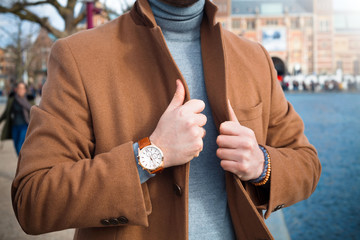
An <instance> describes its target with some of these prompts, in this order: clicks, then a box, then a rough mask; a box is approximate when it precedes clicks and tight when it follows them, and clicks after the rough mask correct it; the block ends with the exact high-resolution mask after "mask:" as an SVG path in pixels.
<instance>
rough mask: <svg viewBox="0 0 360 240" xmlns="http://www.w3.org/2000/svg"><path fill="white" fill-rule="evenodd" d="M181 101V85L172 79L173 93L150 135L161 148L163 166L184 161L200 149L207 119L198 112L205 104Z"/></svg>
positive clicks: (179, 163) (182, 93)
mask: <svg viewBox="0 0 360 240" xmlns="http://www.w3.org/2000/svg"><path fill="white" fill-rule="evenodd" d="M184 100H185V88H184V85H183V84H182V82H181V81H180V80H176V92H175V95H174V97H173V99H172V100H171V102H170V104H169V106H168V107H167V109H166V110H165V112H164V113H163V115H162V116H161V118H160V120H159V122H158V124H157V126H156V128H155V130H154V132H153V133H152V134H151V136H150V141H151V142H152V143H154V144H155V145H156V146H158V147H159V148H160V149H161V150H162V151H163V154H164V167H165V168H167V167H172V166H177V165H182V164H185V163H187V162H189V161H191V160H192V159H193V158H194V157H197V156H199V153H200V152H201V151H202V149H203V140H202V138H203V137H204V136H205V129H204V128H203V126H204V125H205V124H206V121H207V118H206V116H205V115H204V114H202V113H201V112H202V111H203V110H204V108H205V103H204V102H203V101H201V100H198V99H192V100H189V101H188V102H186V103H185V104H184Z"/></svg>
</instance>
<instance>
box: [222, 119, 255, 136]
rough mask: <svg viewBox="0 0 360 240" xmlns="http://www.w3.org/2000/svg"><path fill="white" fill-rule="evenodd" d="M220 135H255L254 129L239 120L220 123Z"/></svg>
mask: <svg viewBox="0 0 360 240" xmlns="http://www.w3.org/2000/svg"><path fill="white" fill-rule="evenodd" d="M219 130H220V135H234V136H247V137H253V136H255V134H254V131H253V130H252V129H250V128H248V127H245V126H242V125H241V124H240V123H239V122H232V121H226V122H223V123H222V124H220V129H219Z"/></svg>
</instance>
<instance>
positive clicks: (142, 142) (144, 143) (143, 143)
mask: <svg viewBox="0 0 360 240" xmlns="http://www.w3.org/2000/svg"><path fill="white" fill-rule="evenodd" d="M138 144H139V148H140V149H143V148H144V147H146V146H149V145H151V142H150V139H149V138H148V137H146V138H143V139H141V140H140V141H138Z"/></svg>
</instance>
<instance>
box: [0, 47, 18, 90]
mask: <svg viewBox="0 0 360 240" xmlns="http://www.w3.org/2000/svg"><path fill="white" fill-rule="evenodd" d="M15 51H16V50H15V48H14V47H13V46H8V47H6V48H0V90H6V91H9V90H10V88H11V87H10V84H9V83H10V81H11V80H14V79H15V72H16V70H15V68H16V66H15V65H16V64H15V59H16V53H15ZM11 77H12V78H13V79H11ZM2 94H4V92H3V91H2Z"/></svg>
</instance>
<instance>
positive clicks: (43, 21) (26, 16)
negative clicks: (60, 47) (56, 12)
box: [0, 4, 65, 38]
mask: <svg viewBox="0 0 360 240" xmlns="http://www.w3.org/2000/svg"><path fill="white" fill-rule="evenodd" d="M19 5H21V4H14V6H13V7H11V8H6V7H2V6H0V12H2V13H12V14H14V15H16V16H18V17H19V18H20V19H22V20H28V21H30V22H35V23H38V24H39V25H40V26H41V27H43V28H45V29H46V30H47V31H49V32H51V33H52V34H54V35H55V36H56V37H58V38H61V37H64V36H65V34H64V33H63V32H61V31H59V30H58V29H56V28H54V27H53V26H51V25H50V24H49V22H48V20H47V18H40V17H38V16H37V15H36V14H35V13H33V12H31V11H29V10H27V9H25V8H20V7H19Z"/></svg>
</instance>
